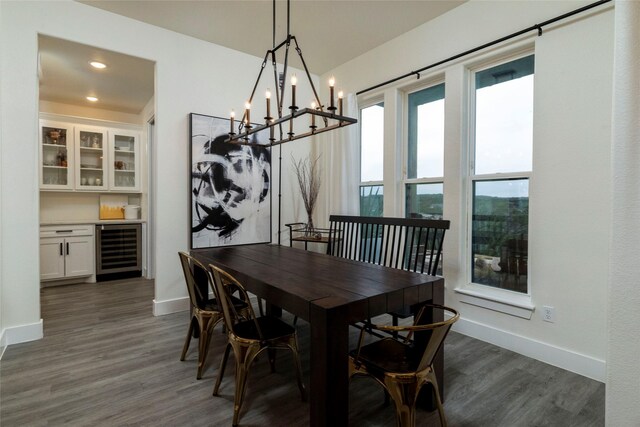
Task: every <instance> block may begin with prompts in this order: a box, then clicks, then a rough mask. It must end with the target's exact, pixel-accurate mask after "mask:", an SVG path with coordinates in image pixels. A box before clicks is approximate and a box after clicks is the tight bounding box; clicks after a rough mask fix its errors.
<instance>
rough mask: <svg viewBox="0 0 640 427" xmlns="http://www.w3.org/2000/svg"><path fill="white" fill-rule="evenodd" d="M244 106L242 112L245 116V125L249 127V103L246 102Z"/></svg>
mask: <svg viewBox="0 0 640 427" xmlns="http://www.w3.org/2000/svg"><path fill="white" fill-rule="evenodd" d="M244 108H245V110H244V114H245V115H246V116H247V124H246V126H245V127H249V126H250V124H249V123H251V104H249V103H248V102H247V103H246V104H244Z"/></svg>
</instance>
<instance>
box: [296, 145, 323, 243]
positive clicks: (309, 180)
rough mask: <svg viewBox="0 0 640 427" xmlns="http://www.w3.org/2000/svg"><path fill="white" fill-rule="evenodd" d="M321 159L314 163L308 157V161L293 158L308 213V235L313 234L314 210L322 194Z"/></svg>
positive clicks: (317, 158)
mask: <svg viewBox="0 0 640 427" xmlns="http://www.w3.org/2000/svg"><path fill="white" fill-rule="evenodd" d="M319 159H320V157H316V159H315V160H313V161H312V160H311V159H310V158H309V157H307V158H306V159H300V160H296V159H294V158H293V156H291V160H292V162H293V167H294V169H295V172H296V176H297V177H298V185H299V186H300V193H301V194H302V200H303V201H304V208H305V210H306V211H307V230H306V231H307V233H308V234H313V229H314V227H313V208H314V207H315V205H316V201H317V200H318V194H319V193H320V167H319V166H318V160H319Z"/></svg>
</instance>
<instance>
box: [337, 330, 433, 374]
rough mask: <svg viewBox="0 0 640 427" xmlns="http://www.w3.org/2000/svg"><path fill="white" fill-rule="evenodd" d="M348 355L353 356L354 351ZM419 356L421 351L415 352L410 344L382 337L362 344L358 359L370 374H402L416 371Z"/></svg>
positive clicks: (354, 354)
mask: <svg viewBox="0 0 640 427" xmlns="http://www.w3.org/2000/svg"><path fill="white" fill-rule="evenodd" d="M350 356H351V357H352V358H355V357H356V351H355V350H354V351H352V352H351V353H350ZM421 356H422V353H421V352H417V351H416V350H415V349H414V348H413V346H411V345H408V344H404V343H401V342H399V341H396V340H395V339H393V338H383V339H381V340H379V341H376V342H373V343H371V344H367V345H365V346H362V348H361V349H360V357H359V358H358V360H359V361H360V362H362V363H363V364H364V365H365V366H366V368H367V370H368V371H369V372H371V373H372V374H384V373H388V372H393V373H399V374H402V373H412V372H416V371H417V368H418V364H419V363H420V357H421Z"/></svg>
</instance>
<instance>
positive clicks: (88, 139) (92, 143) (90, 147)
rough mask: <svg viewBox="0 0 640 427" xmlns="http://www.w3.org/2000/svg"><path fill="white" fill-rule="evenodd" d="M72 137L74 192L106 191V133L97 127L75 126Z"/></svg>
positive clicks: (107, 162) (107, 160)
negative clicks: (73, 148)
mask: <svg viewBox="0 0 640 427" xmlns="http://www.w3.org/2000/svg"><path fill="white" fill-rule="evenodd" d="M74 135H75V140H74V142H75V144H74V145H75V159H76V161H75V171H76V173H75V176H76V185H75V188H76V190H87V191H97V190H106V189H107V188H108V182H107V174H106V170H107V169H108V165H109V158H108V150H107V131H106V130H105V129H104V128H99V127H92V126H76V127H75V133H74Z"/></svg>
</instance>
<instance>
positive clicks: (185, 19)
mask: <svg viewBox="0 0 640 427" xmlns="http://www.w3.org/2000/svg"><path fill="white" fill-rule="evenodd" d="M81 3H85V4H87V5H90V6H93V7H97V8H100V9H103V10H106V11H109V12H113V13H116V14H119V15H123V16H126V17H130V18H132V19H136V20H138V21H142V22H146V23H148V24H151V25H155V26H158V27H162V28H166V29H169V30H172V31H176V32H179V33H182V34H186V35H189V36H192V37H195V38H198V39H202V40H205V41H209V42H212V43H215V44H218V45H221V46H226V47H228V48H231V49H234V50H238V51H241V52H246V53H248V54H251V55H254V56H258V57H264V55H265V53H266V51H267V49H269V48H271V47H272V40H273V37H272V33H273V29H272V1H269V0H199V1H171V0H167V1H165V0H161V1H156V0H95V1H81ZM462 3H464V1H457V0H409V1H407V0H292V1H291V20H290V32H291V34H292V35H294V36H296V39H297V41H298V44H299V46H300V48H301V49H302V52H303V54H304V59H305V61H306V63H307V66H308V67H309V70H310V72H311V73H313V74H318V75H320V74H323V73H325V72H327V71H329V70H331V69H333V68H335V67H337V66H338V65H340V64H343V63H345V62H347V61H349V60H350V59H352V58H355V57H357V56H359V55H361V54H363V53H365V52H367V51H369V50H371V49H373V48H374V47H376V46H379V45H381V44H383V43H385V42H387V41H389V40H391V39H393V38H395V37H397V36H399V35H401V34H403V33H405V32H407V31H409V30H411V29H413V28H415V27H417V26H419V25H421V24H423V23H425V22H427V21H429V20H431V19H433V18H435V17H437V16H439V15H441V14H443V13H446V12H448V11H449V10H451V9H453V8H455V7H457V6H459V5H460V4H462ZM286 5H287V3H286V1H284V0H277V1H276V43H279V42H280V41H282V40H284V39H285V37H286V33H287V31H286ZM39 41H40V77H41V78H40V99H41V100H45V101H53V102H60V103H64V104H70V105H79V106H83V107H93V108H101V109H107V110H115V111H120V112H125V113H132V114H138V113H140V111H142V109H143V108H144V106H145V105H146V103H147V102H148V101H149V99H150V98H151V97H152V96H153V86H154V65H155V64H154V63H153V62H152V61H148V60H144V59H141V58H135V57H132V56H128V55H124V54H120V53H117V52H112V51H108V50H104V49H98V48H95V47H91V46H87V45H82V44H78V43H74V42H70V41H66V40H61V39H56V38H52V37H46V36H40V38H39ZM294 56H295V55H294ZM96 59H97V60H100V61H101V62H104V63H106V64H107V65H108V67H107V68H106V69H104V70H95V69H93V68H92V67H90V66H89V64H88V62H89V61H91V60H96ZM291 64H292V65H293V66H300V65H299V63H297V62H296V61H295V60H294V61H292V63H291ZM88 95H94V96H96V97H98V98H99V101H98V102H97V103H90V102H89V101H87V100H86V99H85V97H86V96H88Z"/></svg>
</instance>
